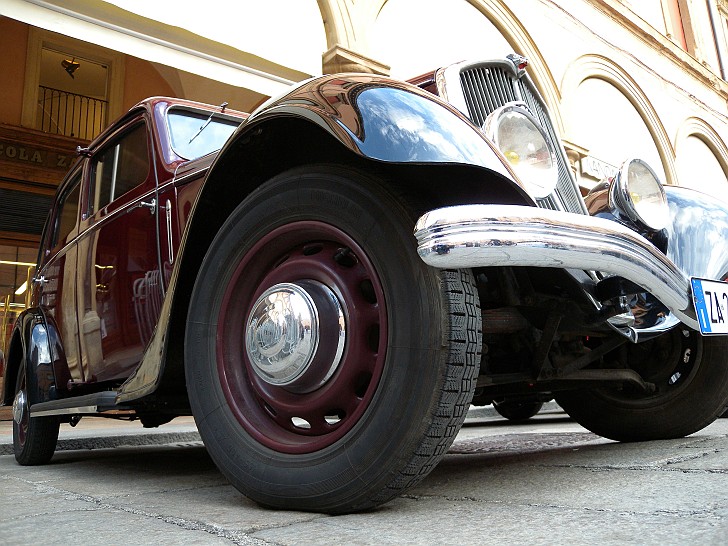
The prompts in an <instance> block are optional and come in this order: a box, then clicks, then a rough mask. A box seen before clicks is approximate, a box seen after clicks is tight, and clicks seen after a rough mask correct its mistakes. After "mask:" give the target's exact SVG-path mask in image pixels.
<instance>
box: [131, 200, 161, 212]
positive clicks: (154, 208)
mask: <svg viewBox="0 0 728 546" xmlns="http://www.w3.org/2000/svg"><path fill="white" fill-rule="evenodd" d="M141 207H146V208H148V209H149V213H150V214H154V213H155V212H156V211H157V200H156V199H152V200H151V201H149V202H147V201H139V202H138V203H137V204H136V205H132V206H131V207H129V208H128V209H126V212H131V211H133V210H134V209H138V208H141Z"/></svg>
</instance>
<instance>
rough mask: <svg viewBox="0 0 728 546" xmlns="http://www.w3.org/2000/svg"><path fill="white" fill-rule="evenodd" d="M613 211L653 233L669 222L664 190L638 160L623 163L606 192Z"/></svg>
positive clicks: (649, 168) (646, 166) (652, 173)
mask: <svg viewBox="0 0 728 546" xmlns="http://www.w3.org/2000/svg"><path fill="white" fill-rule="evenodd" d="M609 202H610V204H611V206H612V208H614V209H616V210H617V211H619V212H620V213H622V214H623V215H625V216H627V217H628V218H629V219H630V220H632V221H633V222H637V223H638V224H640V225H643V226H645V227H646V228H648V229H651V230H653V231H659V230H661V229H662V228H664V227H665V226H666V225H667V223H668V221H669V219H670V210H669V208H668V206H667V197H666V196H665V189H664V188H663V187H662V184H661V183H660V181H659V180H658V179H657V175H656V174H655V171H653V170H652V168H651V167H650V166H649V165H648V164H647V163H646V162H644V161H642V160H641V159H630V160H628V161H626V162H625V163H624V164H623V165H622V166H621V167H620V169H619V171H618V172H617V175H616V176H615V177H614V182H613V183H612V187H611V188H610V190H609Z"/></svg>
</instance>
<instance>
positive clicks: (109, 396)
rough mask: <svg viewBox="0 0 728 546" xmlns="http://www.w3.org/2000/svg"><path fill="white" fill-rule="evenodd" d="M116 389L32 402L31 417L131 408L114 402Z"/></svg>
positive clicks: (126, 409)
mask: <svg viewBox="0 0 728 546" xmlns="http://www.w3.org/2000/svg"><path fill="white" fill-rule="evenodd" d="M116 395H117V392H116V391H103V392H96V393H93V394H86V395H83V396H74V397H73V398H64V399H62V400H51V401H50V402H40V403H38V404H33V405H32V406H31V408H30V416H31V417H46V416H48V415H73V414H89V413H102V412H105V411H113V410H117V411H118V410H121V411H130V410H132V409H133V408H131V407H129V406H121V405H119V404H117V403H116Z"/></svg>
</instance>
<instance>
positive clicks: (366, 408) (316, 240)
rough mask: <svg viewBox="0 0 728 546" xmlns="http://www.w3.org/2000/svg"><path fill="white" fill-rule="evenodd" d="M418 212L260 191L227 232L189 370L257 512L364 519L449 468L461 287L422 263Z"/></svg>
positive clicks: (281, 179) (317, 184) (472, 327)
mask: <svg viewBox="0 0 728 546" xmlns="http://www.w3.org/2000/svg"><path fill="white" fill-rule="evenodd" d="M415 217H416V214H415V211H412V210H410V208H409V207H408V205H407V202H406V201H405V200H404V199H402V198H399V197H395V196H394V195H392V194H391V193H390V192H389V191H387V190H386V189H385V186H384V184H383V183H382V182H381V181H379V180H377V179H374V178H373V177H371V176H369V175H366V174H363V173H361V172H360V171H357V170H354V169H350V168H344V167H331V166H320V167H317V168H307V169H298V170H294V171H289V172H287V173H284V174H282V175H279V176H277V177H275V178H274V179H272V180H270V181H268V182H267V183H266V184H264V185H263V186H262V187H260V188H259V189H258V190H257V191H256V192H254V193H253V194H252V195H250V196H249V197H248V198H247V199H246V200H245V201H244V202H243V203H242V204H241V205H240V206H238V207H237V209H236V210H235V211H234V212H233V213H232V215H231V216H230V217H229V218H228V220H227V221H226V223H225V224H224V226H223V227H222V228H221V230H220V232H219V233H218V234H217V236H216V238H215V240H214V241H213V243H212V245H211V247H210V249H209V251H208V253H207V255H206V257H205V259H204V262H203V265H202V267H201V269H200V272H199V275H198V278H197V281H196V284H195V288H194V291H193V295H192V299H191V303H190V310H189V315H188V323H187V337H186V349H185V366H186V374H187V386H188V392H189V396H190V401H191V404H192V409H193V413H194V415H195V419H196V421H197V424H198V428H199V431H200V434H201V436H202V439H203V441H204V443H205V445H206V447H207V449H208V451H209V453H210V455H211V457H212V458H213V459H214V460H215V462H216V464H217V465H218V467H219V468H220V469H221V470H222V472H223V473H224V474H225V475H226V476H227V477H228V478H229V479H230V481H231V482H232V483H233V485H235V487H237V488H238V489H239V490H240V491H242V492H243V493H245V494H246V495H248V496H249V497H251V498H252V499H254V500H256V501H258V502H259V503H261V504H264V505H267V506H271V507H276V508H286V509H298V510H313V511H323V512H330V513H342V512H351V511H356V510H363V509H367V508H371V507H373V506H376V505H378V504H380V503H383V502H386V501H388V500H390V499H391V498H393V497H395V496H397V495H398V494H400V493H401V492H403V491H404V490H405V489H407V488H409V487H411V486H413V485H414V484H416V483H417V482H419V481H420V480H421V479H422V478H423V477H424V476H425V475H427V473H429V471H430V470H431V469H432V468H434V466H435V464H436V463H437V462H438V461H439V460H440V459H441V458H442V457H443V456H444V454H445V452H446V451H447V449H448V447H449V445H450V444H451V443H452V441H453V439H454V437H455V434H456V433H457V432H458V430H459V428H460V426H461V425H462V422H463V420H464V418H465V414H466V411H467V408H468V405H469V403H470V400H471V398H472V395H473V389H474V386H475V377H476V374H477V370H478V364H479V358H480V354H479V353H480V343H481V341H480V338H481V333H480V330H481V322H480V321H481V319H480V310H479V305H478V298H477V293H476V290H475V286H474V279H473V277H472V274H471V272H470V271H438V270H435V269H431V268H429V267H427V266H425V265H424V264H423V263H422V261H421V260H420V259H419V257H418V256H417V252H416V243H415V240H414V237H413V235H412V226H413V225H414V218H415Z"/></svg>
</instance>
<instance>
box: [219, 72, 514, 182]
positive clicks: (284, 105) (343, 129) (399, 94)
mask: <svg viewBox="0 0 728 546" xmlns="http://www.w3.org/2000/svg"><path fill="white" fill-rule="evenodd" d="M280 116H295V117H299V118H302V119H306V120H308V121H310V122H312V123H315V124H316V125H318V126H319V127H321V128H323V129H325V130H326V131H327V132H328V133H329V134H330V135H331V136H333V137H334V138H336V139H337V140H338V141H339V142H341V143H342V144H343V145H344V146H346V147H347V148H349V150H351V151H352V152H354V153H356V154H357V155H360V156H363V157H366V158H368V159H374V160H378V161H384V162H389V163H462V164H468V165H477V166H480V167H485V168H486V169H489V170H491V171H495V172H497V173H499V174H500V175H502V176H505V177H506V178H510V179H511V180H513V179H514V175H513V172H512V171H511V170H510V167H509V166H508V165H507V164H506V163H505V162H504V161H503V160H502V159H501V157H500V156H499V154H498V153H497V152H496V151H495V148H494V147H493V145H492V143H491V142H490V141H488V140H487V139H486V138H485V136H484V135H483V133H482V132H481V131H479V130H478V129H477V128H476V127H475V126H474V125H472V123H471V122H470V121H469V120H468V119H467V118H466V117H464V116H463V115H462V114H461V113H460V112H459V111H457V110H456V109H454V108H453V107H452V106H450V105H449V104H447V103H446V102H443V101H442V100H440V99H439V98H438V97H436V96H434V95H432V94H430V93H426V92H424V91H422V90H421V89H419V88H417V87H415V86H412V85H410V84H407V83H404V82H399V81H396V80H392V79H390V78H385V77H381V76H373V75H366V74H348V75H343V76H342V75H334V76H323V77H321V78H316V79H313V80H309V81H306V82H303V83H302V84H300V85H299V86H297V87H296V88H295V89H294V90H292V91H289V92H288V93H287V94H286V95H284V96H283V97H280V98H278V99H273V100H271V101H268V102H267V103H265V104H263V105H262V106H261V107H260V108H259V109H258V110H256V111H255V112H254V113H253V114H252V115H251V116H250V117H249V118H248V120H247V122H246V123H244V124H243V125H241V127H240V128H239V129H238V131H237V132H236V133H235V134H234V135H233V136H232V138H231V139H230V141H229V142H228V143H227V144H226V146H225V147H224V148H223V150H222V152H221V154H220V157H224V156H225V155H226V152H227V150H229V149H231V148H235V146H236V143H237V142H239V141H240V140H241V139H243V140H244V139H246V138H248V135H249V134H250V132H251V131H253V130H254V128H255V127H257V126H259V125H260V124H262V123H264V122H265V121H266V120H268V119H270V118H273V117H280ZM214 169H215V167H214V166H213V172H214Z"/></svg>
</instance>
